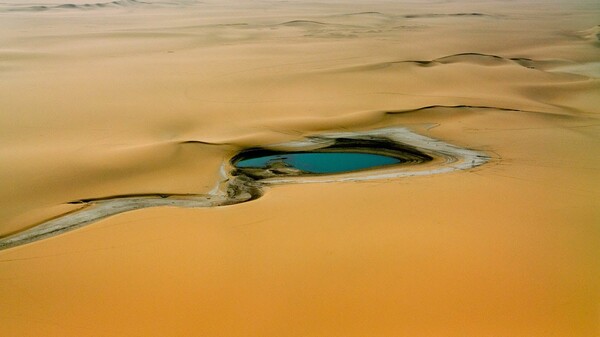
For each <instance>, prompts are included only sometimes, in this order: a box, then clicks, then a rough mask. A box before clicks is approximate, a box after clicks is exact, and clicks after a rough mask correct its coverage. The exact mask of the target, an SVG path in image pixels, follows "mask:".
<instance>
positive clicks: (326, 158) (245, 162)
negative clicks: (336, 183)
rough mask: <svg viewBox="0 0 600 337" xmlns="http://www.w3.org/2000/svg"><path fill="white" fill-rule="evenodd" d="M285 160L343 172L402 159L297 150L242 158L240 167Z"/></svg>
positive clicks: (315, 170)
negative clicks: (295, 151)
mask: <svg viewBox="0 0 600 337" xmlns="http://www.w3.org/2000/svg"><path fill="white" fill-rule="evenodd" d="M273 162H284V163H286V164H287V165H289V166H292V167H295V168H297V169H299V170H302V171H305V172H308V173H317V174H318V173H322V174H325V173H341V172H349V171H357V170H364V169H367V168H372V167H379V166H385V165H392V164H398V163H400V162H401V160H400V159H397V158H393V157H388V156H383V155H379V154H370V153H358V152H310V153H309V152H297V153H287V154H277V155H269V156H263V157H257V158H249V159H242V160H240V161H238V162H236V163H235V166H237V167H240V168H267V167H268V166H269V164H270V163H273Z"/></svg>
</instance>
